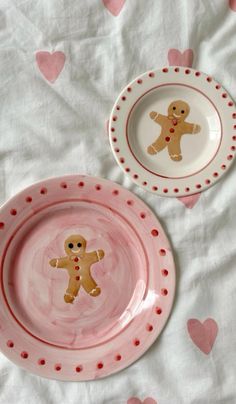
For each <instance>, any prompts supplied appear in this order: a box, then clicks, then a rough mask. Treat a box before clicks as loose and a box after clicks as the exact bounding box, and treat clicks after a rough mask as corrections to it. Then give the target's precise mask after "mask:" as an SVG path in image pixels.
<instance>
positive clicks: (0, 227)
mask: <svg viewBox="0 0 236 404" xmlns="http://www.w3.org/2000/svg"><path fill="white" fill-rule="evenodd" d="M4 226H5V223H3V222H0V230H3V229H4Z"/></svg>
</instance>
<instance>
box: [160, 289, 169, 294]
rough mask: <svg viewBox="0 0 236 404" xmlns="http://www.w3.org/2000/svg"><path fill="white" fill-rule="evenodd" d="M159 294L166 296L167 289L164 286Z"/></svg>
mask: <svg viewBox="0 0 236 404" xmlns="http://www.w3.org/2000/svg"><path fill="white" fill-rule="evenodd" d="M161 294H162V296H167V295H168V290H167V289H166V288H162V289H161Z"/></svg>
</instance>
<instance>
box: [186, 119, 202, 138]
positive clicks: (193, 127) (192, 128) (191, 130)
mask: <svg viewBox="0 0 236 404" xmlns="http://www.w3.org/2000/svg"><path fill="white" fill-rule="evenodd" d="M182 128H183V134H184V133H188V134H190V135H192V134H195V133H198V132H200V130H201V126H200V125H197V124H196V123H188V122H183V124H182Z"/></svg>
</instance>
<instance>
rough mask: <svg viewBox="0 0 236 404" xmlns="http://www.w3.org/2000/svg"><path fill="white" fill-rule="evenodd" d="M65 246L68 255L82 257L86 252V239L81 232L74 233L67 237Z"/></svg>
mask: <svg viewBox="0 0 236 404" xmlns="http://www.w3.org/2000/svg"><path fill="white" fill-rule="evenodd" d="M64 247H65V252H66V254H67V255H68V256H79V257H82V256H83V255H84V254H85V249H86V240H85V239H84V238H83V237H82V236H80V235H79V234H73V235H71V236H70V237H68V238H67V239H66V241H65V244H64Z"/></svg>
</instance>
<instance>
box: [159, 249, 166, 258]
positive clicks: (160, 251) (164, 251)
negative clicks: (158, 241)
mask: <svg viewBox="0 0 236 404" xmlns="http://www.w3.org/2000/svg"><path fill="white" fill-rule="evenodd" d="M159 254H160V255H161V256H163V257H164V256H165V255H166V250H165V249H164V248H161V249H160V250H159Z"/></svg>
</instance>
